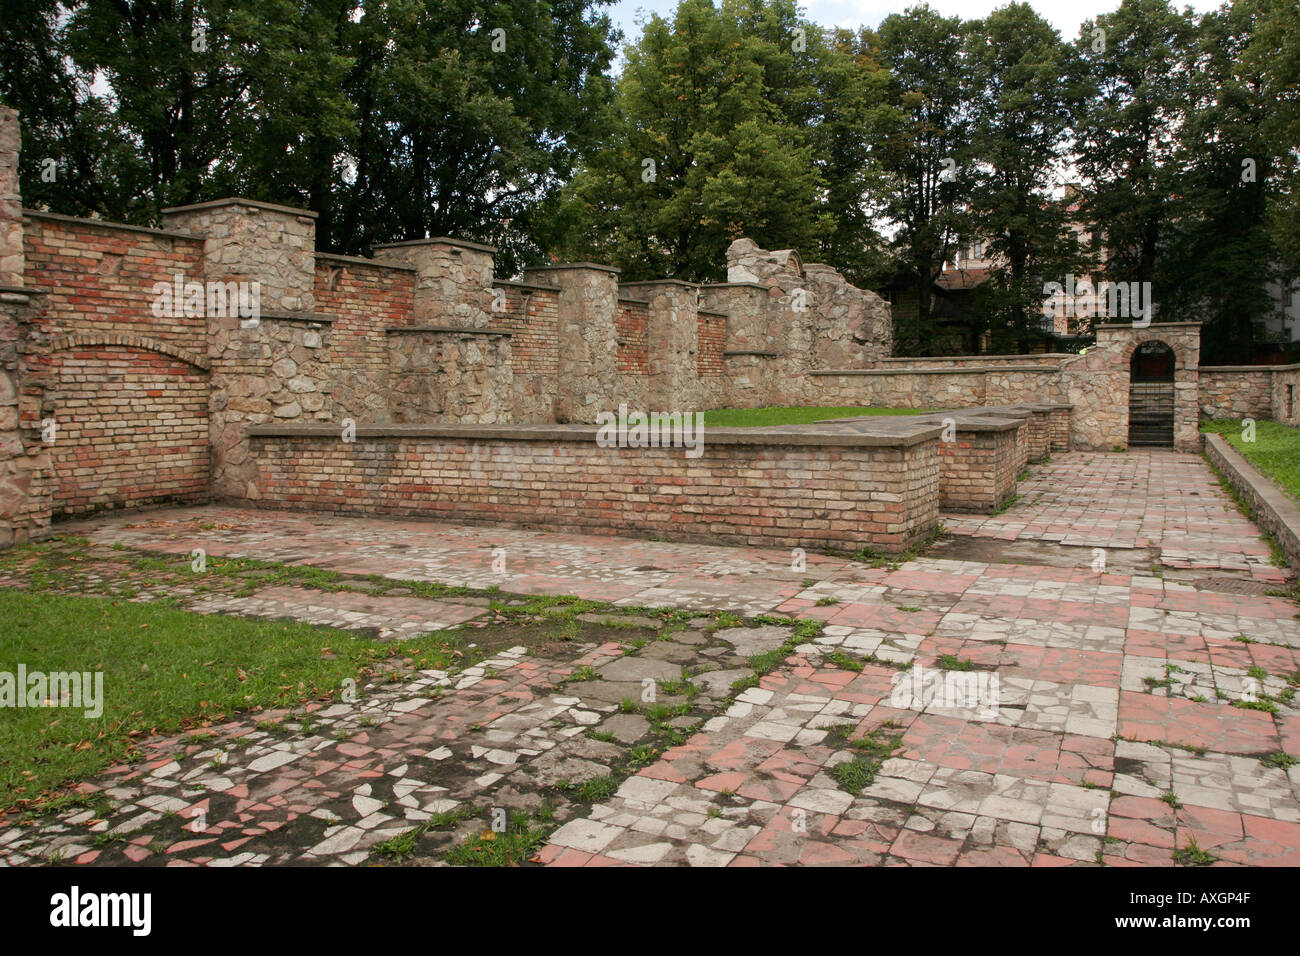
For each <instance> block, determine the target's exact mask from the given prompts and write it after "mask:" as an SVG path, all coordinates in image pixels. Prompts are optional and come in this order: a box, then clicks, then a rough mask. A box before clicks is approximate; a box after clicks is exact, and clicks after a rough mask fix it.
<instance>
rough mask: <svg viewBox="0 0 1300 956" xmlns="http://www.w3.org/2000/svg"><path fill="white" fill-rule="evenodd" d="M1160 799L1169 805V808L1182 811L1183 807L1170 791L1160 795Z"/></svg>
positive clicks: (1175, 795) (1176, 796)
mask: <svg viewBox="0 0 1300 956" xmlns="http://www.w3.org/2000/svg"><path fill="white" fill-rule="evenodd" d="M1160 799H1161V800H1163V801H1164V802H1165V803H1167V804H1169V806H1170V807H1172V808H1173V809H1175V810H1179V809H1182V806H1183V805H1182V804H1181V803H1179V802H1178V795H1177V794H1176V793H1174V792H1173V791H1172V790H1166V791H1165V792H1164V793H1162V794H1160Z"/></svg>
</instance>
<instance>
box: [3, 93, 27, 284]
mask: <svg viewBox="0 0 1300 956" xmlns="http://www.w3.org/2000/svg"><path fill="white" fill-rule="evenodd" d="M21 142H22V135H21V133H20V132H19V127H18V113H17V112H16V111H14V110H11V109H8V108H6V107H3V106H0V288H3V287H5V286H8V287H10V288H15V287H18V286H21V285H22V284H23V201H22V196H21V195H20V191H19V188H18V151H19V149H20V147H21Z"/></svg>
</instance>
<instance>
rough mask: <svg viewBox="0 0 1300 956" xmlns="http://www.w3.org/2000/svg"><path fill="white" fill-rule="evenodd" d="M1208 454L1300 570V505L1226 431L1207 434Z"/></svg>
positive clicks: (1292, 564) (1293, 565)
mask: <svg viewBox="0 0 1300 956" xmlns="http://www.w3.org/2000/svg"><path fill="white" fill-rule="evenodd" d="M1205 457H1206V458H1208V459H1209V460H1210V462H1211V464H1213V465H1214V467H1215V468H1218V469H1219V471H1220V472H1222V473H1223V476H1224V477H1225V478H1227V479H1228V481H1229V482H1230V483H1231V484H1232V486H1233V487H1234V488H1236V489H1237V493H1238V494H1239V495H1241V497H1242V498H1244V499H1245V500H1246V501H1247V502H1248V503H1249V504H1250V508H1251V511H1252V513H1253V515H1254V518H1255V523H1256V524H1258V525H1260V526H1261V527H1263V528H1266V529H1267V530H1268V532H1269V534H1271V535H1272V536H1273V538H1274V539H1275V540H1276V541H1277V543H1278V545H1279V546H1280V547H1281V548H1282V551H1283V552H1284V553H1285V554H1286V557H1287V560H1288V561H1290V562H1291V566H1292V567H1293V568H1295V569H1296V570H1298V571H1300V508H1297V507H1296V503H1295V502H1294V501H1292V500H1291V499H1290V498H1288V497H1287V495H1286V493H1285V492H1283V491H1282V489H1281V488H1279V487H1277V485H1275V484H1273V483H1272V482H1271V481H1269V480H1268V479H1267V478H1266V477H1264V476H1263V475H1261V474H1260V473H1259V471H1257V470H1256V469H1255V467H1254V466H1253V465H1252V464H1250V462H1248V461H1247V460H1246V459H1245V458H1244V457H1243V456H1242V455H1241V453H1240V452H1238V451H1237V449H1235V448H1233V447H1232V445H1231V444H1229V442H1228V440H1227V439H1226V438H1224V437H1223V436H1222V435H1212V434H1209V433H1207V434H1206V435H1205Z"/></svg>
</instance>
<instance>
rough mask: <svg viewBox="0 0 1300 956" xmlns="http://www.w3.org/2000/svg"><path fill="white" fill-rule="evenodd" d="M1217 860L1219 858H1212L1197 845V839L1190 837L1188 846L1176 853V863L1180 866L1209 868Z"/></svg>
mask: <svg viewBox="0 0 1300 956" xmlns="http://www.w3.org/2000/svg"><path fill="white" fill-rule="evenodd" d="M1217 860H1218V857H1217V856H1212V855H1211V854H1209V853H1207V852H1205V851H1204V850H1202V849H1201V848H1200V847H1199V846H1198V845H1197V843H1196V837H1188V838H1187V846H1185V847H1183V848H1182V849H1179V850H1175V851H1174V862H1175V863H1177V864H1178V865H1179V866H1209V865H1210V864H1211V863H1214V862H1216V861H1217Z"/></svg>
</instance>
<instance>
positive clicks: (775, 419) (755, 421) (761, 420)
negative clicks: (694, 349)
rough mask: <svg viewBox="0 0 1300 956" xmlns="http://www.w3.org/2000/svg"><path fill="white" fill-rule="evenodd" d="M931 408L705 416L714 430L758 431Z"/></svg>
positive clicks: (721, 411)
mask: <svg viewBox="0 0 1300 956" xmlns="http://www.w3.org/2000/svg"><path fill="white" fill-rule="evenodd" d="M927 411H932V409H927V408H870V407H863V406H857V405H848V406H837V407H827V406H812V407H807V408H805V407H772V408H715V409H712V410H711V411H707V412H705V413H704V424H705V426H706V427H710V428H755V427H758V426H762V425H808V424H810V423H812V422H816V421H821V420H822V419H825V418H852V417H855V416H858V415H921V414H924V413H925V412H927Z"/></svg>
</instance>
